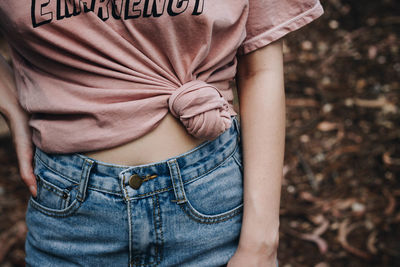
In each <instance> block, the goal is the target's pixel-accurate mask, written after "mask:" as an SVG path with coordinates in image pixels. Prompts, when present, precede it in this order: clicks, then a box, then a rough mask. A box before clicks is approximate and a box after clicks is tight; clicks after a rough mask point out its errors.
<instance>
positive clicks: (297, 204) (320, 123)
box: [0, 0, 400, 267]
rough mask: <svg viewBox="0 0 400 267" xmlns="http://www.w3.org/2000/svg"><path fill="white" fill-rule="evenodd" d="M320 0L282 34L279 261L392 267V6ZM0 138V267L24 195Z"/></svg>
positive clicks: (397, 223)
mask: <svg viewBox="0 0 400 267" xmlns="http://www.w3.org/2000/svg"><path fill="white" fill-rule="evenodd" d="M321 2H322V5H323V6H324V9H325V14H324V15H323V16H322V17H321V18H320V19H318V20H316V21H315V22H312V23H311V24H310V25H309V26H307V27H304V28H302V29H300V30H298V31H296V32H294V33H291V34H289V35H288V36H287V37H286V38H285V49H284V53H285V54H284V56H285V85H286V97H287V101H286V104H287V121H286V125H287V128H286V147H285V166H284V180H283V186H282V201H281V210H280V221H281V225H280V243H279V251H278V258H279V265H280V266H282V267H291V266H293V267H294V266H296V267H297V266H299V267H300V266H317V267H326V266H352V267H358V266H393V267H395V266H400V180H399V179H400V176H399V174H400V128H399V127H398V126H399V124H400V106H399V100H400V86H399V85H400V84H399V83H400V79H399V77H400V56H399V54H400V51H399V31H398V27H399V24H400V16H399V14H400V6H399V5H398V3H397V1H395V0H385V1H372V0H368V1H362V2H360V1H356V0H324V1H321ZM396 29H397V31H396ZM0 50H1V47H0ZM0 128H1V127H0ZM0 136H1V137H0V166H1V168H0V214H1V220H0V267H9V266H24V255H25V254H24V237H25V234H26V226H25V222H24V216H25V210H26V204H27V201H28V199H29V191H28V190H27V188H26V187H25V185H24V184H23V183H22V181H21V180H20V177H19V174H18V167H17V159H16V154H15V151H14V148H13V145H12V139H11V137H10V136H9V135H7V134H1V135H0Z"/></svg>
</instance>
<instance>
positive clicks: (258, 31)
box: [238, 0, 324, 55]
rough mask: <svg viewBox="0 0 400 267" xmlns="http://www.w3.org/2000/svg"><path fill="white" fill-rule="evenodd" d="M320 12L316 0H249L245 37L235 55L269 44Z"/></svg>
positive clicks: (320, 6) (312, 18) (315, 17)
mask: <svg viewBox="0 0 400 267" xmlns="http://www.w3.org/2000/svg"><path fill="white" fill-rule="evenodd" d="M323 13H324V10H323V8H322V5H321V3H320V2H319V0H249V14H248V18H247V22H246V38H245V39H244V41H243V43H242V44H241V45H240V46H239V48H238V55H244V54H247V53H250V52H252V51H254V50H256V49H258V48H261V47H263V46H265V45H268V44H269V43H271V42H273V41H275V40H278V39H279V38H281V37H283V36H284V35H286V34H288V33H289V32H292V31H295V30H297V29H299V28H301V27H303V26H304V25H306V24H308V23H310V22H311V21H313V20H315V19H317V18H318V17H319V16H321V15H322V14H323Z"/></svg>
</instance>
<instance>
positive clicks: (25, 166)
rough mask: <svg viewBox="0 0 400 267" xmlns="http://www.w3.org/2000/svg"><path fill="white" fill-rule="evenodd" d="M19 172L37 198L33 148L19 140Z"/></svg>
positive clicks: (17, 145)
mask: <svg viewBox="0 0 400 267" xmlns="http://www.w3.org/2000/svg"><path fill="white" fill-rule="evenodd" d="M16 152H17V157H18V165H19V172H20V176H21V178H22V180H23V181H24V183H25V184H26V185H27V186H28V188H29V191H30V192H31V194H32V195H33V196H34V197H36V193H37V188H36V176H35V174H34V172H33V146H32V144H31V143H29V142H23V141H22V140H19V141H18V143H17V144H16Z"/></svg>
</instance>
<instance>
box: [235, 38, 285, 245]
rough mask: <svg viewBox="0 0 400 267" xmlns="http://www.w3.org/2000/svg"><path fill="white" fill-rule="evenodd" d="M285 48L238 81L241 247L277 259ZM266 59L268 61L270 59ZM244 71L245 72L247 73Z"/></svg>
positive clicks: (274, 50) (276, 50) (271, 52)
mask: <svg viewBox="0 0 400 267" xmlns="http://www.w3.org/2000/svg"><path fill="white" fill-rule="evenodd" d="M279 45H281V43H280V42H279V43H276V44H274V45H273V46H274V47H270V48H267V49H269V52H268V51H267V52H265V51H264V56H266V58H268V60H267V62H264V63H260V64H265V65H263V66H261V67H260V66H258V67H257V68H256V69H257V71H255V72H252V71H251V69H248V68H247V67H246V69H245V70H242V73H241V76H240V78H239V79H238V88H239V103H240V118H241V132H242V133H241V135H242V145H243V163H244V214H243V223H242V231H241V237H240V243H239V247H245V248H247V249H249V248H250V249H255V250H260V252H266V251H267V252H271V253H274V250H275V249H276V246H277V245H278V239H279V229H278V228H279V207H280V196H281V179H282V168H283V158H284V141H285V94H284V82H283V67H282V65H283V63H282V54H281V47H279ZM266 54H267V55H266ZM243 69H244V68H243Z"/></svg>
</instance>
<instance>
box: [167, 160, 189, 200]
mask: <svg viewBox="0 0 400 267" xmlns="http://www.w3.org/2000/svg"><path fill="white" fill-rule="evenodd" d="M167 163H168V167H169V172H170V174H171V180H172V185H173V186H174V193H175V200H172V201H173V202H177V203H178V204H182V203H185V202H187V199H186V194H185V189H184V187H183V182H182V177H181V173H180V171H179V166H178V162H177V161H176V159H172V160H169V161H168V162H167Z"/></svg>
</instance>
